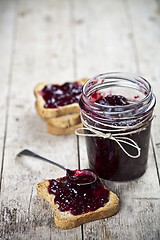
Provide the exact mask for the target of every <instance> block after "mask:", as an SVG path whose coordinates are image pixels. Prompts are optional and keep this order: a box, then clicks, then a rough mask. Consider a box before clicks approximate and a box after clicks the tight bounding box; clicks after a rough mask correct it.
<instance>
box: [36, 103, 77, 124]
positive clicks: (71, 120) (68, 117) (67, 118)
mask: <svg viewBox="0 0 160 240" xmlns="http://www.w3.org/2000/svg"><path fill="white" fill-rule="evenodd" d="M35 108H36V111H37V113H38V115H39V116H40V117H42V115H41V111H40V109H39V107H38V105H37V102H36V103H35ZM42 118H43V117H42ZM45 120H46V121H47V122H48V123H49V124H50V125H51V126H53V127H58V128H68V127H71V126H74V125H76V124H79V123H81V118H80V113H70V114H65V115H62V116H59V117H56V118H47V119H45Z"/></svg>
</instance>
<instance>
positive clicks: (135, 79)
mask: <svg viewBox="0 0 160 240" xmlns="http://www.w3.org/2000/svg"><path fill="white" fill-rule="evenodd" d="M100 79H101V80H104V81H105V80H107V79H110V80H111V79H114V80H122V79H123V80H125V81H126V82H127V81H128V82H132V83H134V84H136V85H137V86H139V89H137V88H136V89H137V90H139V91H140V87H142V86H143V91H142V92H143V93H144V97H143V98H142V99H141V100H139V101H137V102H136V103H131V104H129V105H123V106H110V105H103V104H100V103H96V102H95V101H93V100H92V99H89V96H90V95H87V94H86V88H87V87H88V85H89V84H90V83H91V82H93V81H94V82H95V83H96V82H97V81H98V80H100ZM101 84H103V85H105V84H104V82H103V83H102V82H101ZM122 86H123V85H122ZM95 88H96V87H95ZM103 88H105V87H103ZM144 91H145V92H144ZM82 94H83V96H84V98H85V102H86V101H87V103H88V104H89V105H90V106H91V107H92V108H93V109H96V111H98V108H102V107H103V112H104V111H107V109H109V108H110V109H115V107H116V111H114V112H112V111H111V112H107V114H108V115H115V114H119V113H127V112H128V111H130V109H131V108H134V107H137V108H138V107H142V106H144V105H145V106H146V105H147V104H149V103H150V108H149V109H148V111H149V110H150V109H152V108H153V107H154V106H155V102H156V99H155V96H154V94H153V93H152V87H151V85H150V83H149V82H148V81H147V80H146V79H144V78H143V77H141V76H139V75H136V74H132V73H128V72H108V73H101V74H98V75H96V76H94V77H92V78H90V79H89V80H88V81H87V82H86V83H85V84H84V86H83V88H82ZM153 98H154V100H153ZM151 100H152V101H151ZM151 102H152V104H151ZM148 111H147V112H148ZM145 112H146V111H145ZM141 114H142V113H141ZM138 115H139V114H138ZM136 117H137V115H136Z"/></svg>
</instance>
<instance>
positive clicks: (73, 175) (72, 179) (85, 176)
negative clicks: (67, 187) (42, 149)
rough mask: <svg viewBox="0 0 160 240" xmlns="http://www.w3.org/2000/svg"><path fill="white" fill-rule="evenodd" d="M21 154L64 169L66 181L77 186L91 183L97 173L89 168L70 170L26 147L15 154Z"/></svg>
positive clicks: (95, 178)
mask: <svg viewBox="0 0 160 240" xmlns="http://www.w3.org/2000/svg"><path fill="white" fill-rule="evenodd" d="M23 155H24V156H29V157H34V158H38V159H41V160H42V161H45V162H48V163H51V164H53V165H55V166H57V167H59V168H61V169H63V170H65V171H66V177H67V181H68V182H69V183H72V184H76V185H79V186H81V185H83V186H84V185H89V184H92V183H94V182H95V181H96V180H97V175H96V174H95V173H94V172H93V171H92V170H90V169H83V170H70V169H67V168H65V167H64V166H62V165H61V164H59V163H57V162H54V161H51V160H49V159H47V158H44V157H42V156H40V155H38V154H36V153H34V152H32V151H30V150H28V149H24V150H23V151H21V152H20V153H18V154H17V156H18V157H20V156H23Z"/></svg>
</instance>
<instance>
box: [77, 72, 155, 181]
mask: <svg viewBox="0 0 160 240" xmlns="http://www.w3.org/2000/svg"><path fill="white" fill-rule="evenodd" d="M155 102H156V99H155V96H154V94H153V93H152V89H151V86H150V84H149V82H148V81H146V80H145V79H144V78H142V77H140V76H136V75H132V74H129V73H121V72H116V73H106V74H100V75H98V76H95V77H93V78H91V79H89V80H88V81H87V82H86V83H85V84H84V86H83V90H82V94H81V98H80V101H79V105H80V109H81V118H82V122H83V125H84V135H85V138H86V147H87V154H88V159H89V166H90V168H91V169H93V170H95V171H96V172H97V173H98V175H99V176H100V177H101V178H103V179H107V180H115V181H127V180H133V179H136V178H138V177H140V176H142V175H143V174H144V173H145V171H146V167H147V158H148V149H149V140H150V128H151V121H152V118H153V109H154V106H155Z"/></svg>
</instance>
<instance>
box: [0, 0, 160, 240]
mask: <svg viewBox="0 0 160 240" xmlns="http://www.w3.org/2000/svg"><path fill="white" fill-rule="evenodd" d="M159 24H160V11H159V2H158V1H156V0H153V1H149V0H141V1H138V0H135V1H132V0H125V1H123V0H112V1H109V0H101V1H98V0H85V1H80V0H66V1H65V0H61V1H59V0H46V1H43V0H39V1H38V0H35V1H31V0H28V1H24V0H17V1H11V0H6V1H1V2H0V31H1V33H2V34H0V40H1V44H0V51H1V58H2V59H3V60H1V61H0V70H2V71H0V77H1V79H0V88H1V93H2V94H0V107H1V116H2V117H1V118H0V125H1V128H0V161H1V162H0V164H1V163H2V162H3V160H4V164H3V175H2V185H1V186H2V188H1V214H0V239H3V240H4V239H16V240H18V239H28V238H30V239H34V240H36V239H71V238H73V239H78V240H79V239H87V240H88V239H112V240H114V239H123V240H124V239H127V240H128V239H131V240H132V239H136V240H137V239H147V240H150V239H156V240H158V239H159V238H160V232H159V222H160V194H159V179H158V174H157V173H158V171H159V169H158V167H159V168H160V161H159V156H160V144H159V143H160V138H159V135H160V134H159V133H160V128H159V118H160V114H159V110H158V109H159V104H160V103H159V98H158V97H157V108H156V111H155V115H156V118H155V120H154V124H153V128H152V139H153V141H152V145H151V146H150V153H149V159H148V168H147V171H146V173H145V175H144V176H142V177H141V178H140V179H137V180H135V181H131V182H122V183H119V182H110V181H105V184H106V186H107V187H108V188H109V189H111V190H112V191H113V192H115V193H117V195H118V196H119V197H120V211H119V212H118V214H116V215H115V216H113V217H111V218H108V219H104V220H100V221H95V222H92V223H88V224H84V225H83V226H82V227H78V228H76V229H72V230H60V229H58V228H56V226H55V224H54V222H53V209H52V207H51V206H49V204H48V203H47V202H45V201H43V200H41V199H39V198H38V197H37V193H36V184H37V183H38V182H40V181H43V180H45V179H49V178H57V177H60V176H63V174H64V172H63V171H62V170H59V169H58V168H57V167H54V166H51V165H49V164H47V163H44V162H40V161H39V160H36V159H32V158H27V157H21V158H16V154H17V153H18V152H19V151H20V150H22V149H24V148H29V149H31V150H33V151H35V152H37V153H39V154H41V155H43V156H45V157H48V158H50V159H53V160H55V161H57V162H59V163H61V164H64V165H65V166H67V167H69V168H72V169H73V168H78V165H79V162H78V160H80V167H81V168H86V167H88V161H87V155H86V149H85V141H84V139H83V138H81V137H80V138H78V139H79V141H78V142H79V149H77V138H76V136H74V135H70V136H53V135H50V134H48V133H47V130H46V126H45V122H44V121H43V120H42V119H40V118H39V117H38V116H37V114H36V112H35V110H34V101H35V98H34V96H33V88H34V86H35V85H36V83H39V82H41V81H42V82H43V81H51V82H52V81H54V82H59V83H62V82H65V81H72V80H74V79H79V78H81V77H91V76H94V75H95V74H98V73H102V72H109V71H127V72H135V73H139V74H141V75H142V76H144V77H146V79H148V80H149V81H150V82H151V84H152V86H153V89H154V92H155V94H156V96H159V86H160V82H159V77H160V72H159V63H160V42H159V36H160V28H159V26H160V25H159ZM2 79H4V80H3V81H2ZM4 143H5V144H4ZM3 154H4V156H3Z"/></svg>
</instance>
